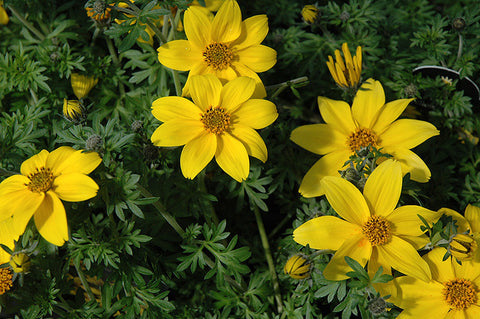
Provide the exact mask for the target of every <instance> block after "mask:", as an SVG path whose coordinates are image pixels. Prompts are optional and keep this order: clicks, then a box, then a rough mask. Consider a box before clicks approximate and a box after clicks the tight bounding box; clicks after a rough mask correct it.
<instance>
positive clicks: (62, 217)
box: [0, 146, 102, 246]
mask: <svg viewBox="0 0 480 319" xmlns="http://www.w3.org/2000/svg"><path fill="white" fill-rule="evenodd" d="M101 161H102V159H101V158H100V157H99V156H98V154H97V153H95V152H91V153H83V152H82V151H81V150H79V151H77V150H75V149H73V148H71V147H68V146H62V147H59V148H57V149H56V150H54V151H53V152H51V153H49V152H48V151H46V150H43V151H41V152H40V153H38V154H37V155H34V156H32V157H31V158H29V159H28V160H26V161H25V162H23V163H22V166H21V167H20V172H21V175H13V176H10V177H8V178H6V179H5V180H4V181H2V182H1V183H0V199H1V200H0V220H10V219H11V227H12V228H11V232H12V234H13V235H14V236H15V240H16V239H18V237H19V236H20V235H21V234H23V232H24V231H25V227H26V226H27V223H28V222H29V220H30V218H31V217H32V216H33V217H34V220H35V225H36V226H37V229H38V231H39V232H40V234H41V235H42V237H43V238H45V239H46V240H47V241H49V242H51V243H52V244H54V245H57V246H61V245H63V243H64V241H66V240H68V226H67V216H66V214H65V208H64V207H63V204H62V201H61V200H64V201H67V202H79V201H84V200H87V199H90V198H92V197H94V196H95V195H96V194H97V190H98V185H97V184H96V183H95V182H94V181H93V179H91V178H90V177H88V176H87V174H88V173H90V172H92V171H93V170H94V169H95V168H96V167H97V166H98V165H99V164H100V162H101ZM2 244H3V242H2Z"/></svg>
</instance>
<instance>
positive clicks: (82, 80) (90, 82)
mask: <svg viewBox="0 0 480 319" xmlns="http://www.w3.org/2000/svg"><path fill="white" fill-rule="evenodd" d="M70 83H71V85H72V89H73V93H75V96H76V97H77V98H78V99H79V100H80V99H83V98H84V97H85V96H87V95H88V93H89V92H90V91H91V90H92V89H93V87H94V86H95V85H97V83H98V79H96V78H94V77H93V76H88V75H83V74H78V73H72V77H71V79H70Z"/></svg>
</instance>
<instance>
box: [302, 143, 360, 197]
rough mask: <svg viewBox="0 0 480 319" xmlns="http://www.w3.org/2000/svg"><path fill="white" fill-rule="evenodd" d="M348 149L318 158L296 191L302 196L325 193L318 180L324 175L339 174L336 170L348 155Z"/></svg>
mask: <svg viewBox="0 0 480 319" xmlns="http://www.w3.org/2000/svg"><path fill="white" fill-rule="evenodd" d="M350 155H351V154H350V151H346V150H341V151H335V152H332V153H328V154H327V155H324V156H323V157H322V158H321V159H319V160H318V161H317V162H316V163H315V164H313V166H312V167H311V168H310V169H309V170H308V172H307V173H306V174H305V176H304V177H303V180H302V183H301V184H300V188H299V189H298V191H299V192H300V194H302V196H303V197H307V198H308V197H317V196H321V195H323V194H325V191H324V189H323V187H322V185H321V184H320V181H321V180H322V178H323V177H325V176H340V174H339V173H338V171H339V170H340V169H342V168H343V165H344V163H345V162H346V161H347V160H348V158H349V157H350Z"/></svg>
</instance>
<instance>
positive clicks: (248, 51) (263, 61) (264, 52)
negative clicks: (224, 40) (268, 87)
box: [237, 44, 277, 72]
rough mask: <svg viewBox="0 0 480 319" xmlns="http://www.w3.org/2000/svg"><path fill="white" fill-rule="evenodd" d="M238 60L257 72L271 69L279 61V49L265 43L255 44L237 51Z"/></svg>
mask: <svg viewBox="0 0 480 319" xmlns="http://www.w3.org/2000/svg"><path fill="white" fill-rule="evenodd" d="M237 55H238V61H239V62H240V63H243V64H245V65H246V66H247V67H249V68H250V69H252V70H253V71H255V72H265V71H267V70H270V69H271V68H272V67H273V66H274V65H275V63H277V51H275V50H274V49H272V48H270V47H267V46H265V45H261V44H258V45H255V46H250V47H248V48H245V49H243V50H241V51H237Z"/></svg>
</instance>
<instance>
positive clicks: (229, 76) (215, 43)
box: [158, 0, 277, 98]
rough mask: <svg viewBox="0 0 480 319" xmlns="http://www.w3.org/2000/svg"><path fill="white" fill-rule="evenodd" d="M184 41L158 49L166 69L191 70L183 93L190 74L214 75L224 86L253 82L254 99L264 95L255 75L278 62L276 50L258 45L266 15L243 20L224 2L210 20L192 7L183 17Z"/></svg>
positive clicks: (234, 4) (264, 32)
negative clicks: (248, 79) (242, 79)
mask: <svg viewBox="0 0 480 319" xmlns="http://www.w3.org/2000/svg"><path fill="white" fill-rule="evenodd" d="M184 27H185V34H186V36H187V40H174V41H170V42H168V43H165V44H164V45H162V46H161V47H160V48H159V49H158V60H159V61H160V63H161V64H163V65H165V66H166V67H168V68H171V69H174V70H179V71H190V73H189V75H188V79H187V83H185V87H184V88H183V92H182V94H183V95H184V96H189V95H190V94H191V90H190V83H191V81H190V79H191V78H192V76H193V75H198V74H214V75H216V76H217V77H218V78H220V79H221V80H222V82H223V83H226V82H227V81H230V80H233V79H235V78H237V77H239V76H248V77H251V78H253V79H254V80H255V83H256V84H255V95H254V97H259V98H262V97H265V96H266V92H265V88H264V86H263V83H262V81H261V80H260V78H259V77H258V75H257V72H264V71H267V70H269V69H270V68H271V67H272V66H273V65H274V64H275V63H276V61H277V53H276V52H275V50H273V49H271V48H269V47H267V46H264V45H261V44H260V43H261V42H262V41H263V39H265V37H266V35H267V33H268V21H267V16H266V15H256V16H253V17H251V18H248V19H246V20H244V21H242V14H241V11H240V7H239V6H238V4H237V2H236V1H234V0H226V1H225V2H224V4H223V5H222V6H221V7H220V9H219V10H218V12H217V14H216V15H215V17H214V18H213V20H212V19H211V18H209V16H208V15H207V14H206V13H205V12H204V11H203V10H202V9H200V8H199V7H196V6H191V7H189V8H188V9H187V11H186V12H185V16H184Z"/></svg>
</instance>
